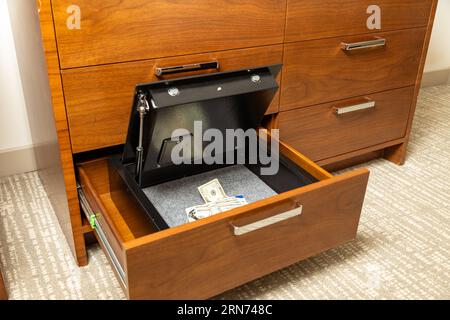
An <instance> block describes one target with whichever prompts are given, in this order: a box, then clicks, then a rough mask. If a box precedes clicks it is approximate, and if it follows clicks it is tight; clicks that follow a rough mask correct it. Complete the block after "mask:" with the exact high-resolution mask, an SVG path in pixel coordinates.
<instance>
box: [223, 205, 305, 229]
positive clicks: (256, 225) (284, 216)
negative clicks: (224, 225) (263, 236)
mask: <svg viewBox="0 0 450 320" xmlns="http://www.w3.org/2000/svg"><path fill="white" fill-rule="evenodd" d="M302 210H303V206H302V205H300V206H298V207H297V208H295V209H292V210H289V211H286V212H284V213H280V214H277V215H276V216H273V217H269V218H266V219H263V220H259V221H256V222H253V223H250V224H247V225H245V226H242V227H237V226H235V225H233V224H232V226H233V232H234V235H235V236H242V235H244V234H247V233H250V232H253V231H256V230H259V229H262V228H265V227H268V226H270V225H273V224H275V223H278V222H281V221H285V220H288V219H291V218H294V217H296V216H300V215H301V214H302Z"/></svg>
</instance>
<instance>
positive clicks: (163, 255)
mask: <svg viewBox="0 0 450 320" xmlns="http://www.w3.org/2000/svg"><path fill="white" fill-rule="evenodd" d="M38 4H39V6H40V8H39V9H40V19H41V28H42V38H43V43H44V48H45V52H46V57H47V65H48V73H49V80H50V87H51V90H52V99H53V111H54V115H55V122H56V127H57V133H58V143H59V151H60V158H61V165H62V170H63V174H64V182H65V186H66V190H64V191H63V190H60V191H61V192H64V193H65V196H66V197H67V200H68V207H69V212H57V215H58V218H59V220H60V222H61V224H62V226H63V231H64V233H65V235H66V237H67V239H68V243H69V245H70V246H71V248H72V250H73V252H74V255H75V257H76V259H77V261H78V263H79V265H85V264H86V263H87V255H86V246H85V236H86V235H87V234H90V233H94V235H95V236H96V237H97V238H98V240H99V242H100V244H101V245H102V247H103V248H104V249H105V252H106V254H107V256H108V257H109V259H110V261H111V263H112V265H113V266H114V267H115V270H116V272H117V275H118V277H119V279H120V280H121V283H122V285H123V288H124V290H125V292H126V293H127V295H128V297H130V298H207V297H211V296H213V295H216V294H218V293H220V292H223V291H224V290H228V289H231V288H233V287H236V286H238V285H241V284H243V283H245V282H248V281H250V280H253V279H256V278H258V277H260V276H263V275H264V274H267V273H270V272H273V271H275V270H277V269H280V268H283V267H286V266H288V265H290V264H292V263H295V262H296V261H299V260H301V259H305V258H307V257H310V256H312V255H315V254H318V253H320V252H322V251H324V250H327V249H329V248H332V247H335V246H337V245H340V244H341V243H344V242H346V241H350V240H352V239H353V238H354V237H355V236H356V232H357V226H358V222H359V215H360V212H361V207H362V203H363V199H364V193H365V189H366V185H367V179H368V172H367V170H358V171H355V172H350V173H347V174H345V175H342V176H337V177H333V176H332V175H331V174H329V173H328V172H327V171H325V170H324V169H323V168H322V167H320V166H326V167H330V168H331V167H336V166H342V165H343V164H344V165H350V164H352V163H355V162H356V161H358V160H359V161H360V159H368V157H371V156H372V155H377V156H380V155H382V156H384V157H385V158H387V159H389V160H391V161H393V162H395V163H397V164H402V163H403V162H404V160H405V155H406V147H407V143H408V137H409V134H410V130H411V124H412V120H413V115H414V110H415V104H416V99H417V94H418V90H419V86H420V81H421V75H422V72H423V67H424V62H425V56H426V52H427V48H428V42H429V39H430V35H431V30H432V24H433V19H434V13H435V10H436V5H437V0H411V1H402V0H391V1H389V0H380V1H378V2H377V5H374V4H373V3H372V2H370V1H359V0H344V1H337V0H323V1H317V0H258V1H256V0H245V1H229V0H216V1H210V0H195V1H194V0H187V1H186V0H185V1H164V0H154V1H153V0H124V1H112V0H103V1H99V0H98V1H97V0H95V1H93V0H74V1H68V0H52V1H50V0H40V1H38ZM279 63H280V64H283V69H282V72H281V74H280V75H279V77H278V79H277V81H278V83H279V85H280V90H279V92H278V94H277V95H276V96H275V97H274V99H273V101H272V104H271V106H270V108H269V109H268V112H267V115H266V118H265V125H266V126H267V127H269V128H274V129H275V128H277V129H280V139H281V141H282V153H283V154H284V155H285V156H287V157H289V158H290V159H291V160H292V161H293V162H294V163H295V164H296V165H297V166H299V167H301V168H303V169H304V170H306V171H307V172H308V173H309V174H311V175H312V176H314V177H315V178H317V182H316V183H313V184H311V185H308V186H306V187H302V188H297V189H294V190H291V191H288V192H286V193H282V194H280V195H278V196H276V197H274V198H269V199H266V200H263V201H261V202H258V203H255V204H252V205H249V206H245V207H243V208H242V209H237V210H233V211H230V212H229V213H225V214H221V215H218V216H215V217H212V218H209V219H206V220H205V221H199V222H195V223H192V224H188V225H185V226H182V227H178V228H173V229H169V230H165V231H161V232H156V231H155V230H154V229H152V227H151V226H150V225H148V222H147V221H146V220H145V219H144V218H143V217H142V216H140V215H139V214H137V213H136V212H135V210H134V209H133V207H132V206H131V205H130V204H129V201H128V199H127V197H126V196H125V197H124V198H123V203H121V205H120V206H119V205H118V204H117V203H114V201H112V195H111V192H112V191H111V190H110V189H109V185H108V180H109V177H108V175H109V173H108V170H107V166H106V161H105V160H104V158H102V157H104V156H108V155H109V154H111V153H113V152H115V151H116V150H120V146H121V145H122V144H123V143H124V141H125V136H126V130H127V125H128V117H129V108H130V104H131V99H132V97H133V90H134V87H135V85H136V84H137V83H143V82H150V81H155V80H166V79H172V78H174V77H180V76H183V75H195V74H202V73H205V72H216V71H228V70H235V69H243V68H252V67H257V66H262V65H271V64H279ZM182 66H184V68H185V69H184V71H186V72H184V73H182V74H178V73H177V74H172V73H169V74H161V68H168V69H169V70H173V69H174V68H175V69H177V68H180V67H182ZM203 66H207V67H203ZM117 148H118V149H117ZM309 159H311V160H312V161H311V160H309ZM313 161H314V162H313ZM77 184H78V185H79V189H77ZM79 194H80V197H81V198H82V199H81V200H82V205H83V207H84V211H85V213H86V211H89V212H90V211H92V212H90V213H91V214H94V217H95V218H96V223H97V229H96V230H92V229H91V227H90V225H89V223H88V221H87V219H86V218H84V213H83V212H82V211H80V198H79ZM299 203H300V204H301V205H302V206H303V213H302V215H301V217H296V218H293V219H291V220H289V221H286V222H280V223H278V224H274V225H271V226H269V227H268V228H265V229H264V230H262V231H258V232H255V233H251V234H248V235H244V236H242V237H235V236H233V235H232V228H231V227H230V225H235V226H236V225H237V226H242V225H246V224H251V223H253V222H255V221H259V220H263V219H266V218H268V217H271V216H274V215H277V214H279V213H280V212H283V211H286V210H292V209H293V207H294V206H295V205H296V204H299ZM205 242H208V243H215V244H216V245H215V246H214V248H213V247H211V246H206V245H204V243H205ZM299 243H300V244H301V245H298V244H299ZM221 252H222V253H221ZM180 270H189V272H187V273H185V276H184V277H178V276H177V274H179V273H180Z"/></svg>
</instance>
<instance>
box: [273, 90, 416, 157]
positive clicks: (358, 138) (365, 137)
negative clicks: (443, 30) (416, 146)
mask: <svg viewBox="0 0 450 320" xmlns="http://www.w3.org/2000/svg"><path fill="white" fill-rule="evenodd" d="M413 93H414V87H413V86H411V87H407V88H403V89H397V90H393V91H387V92H383V93H378V94H373V95H367V96H364V97H361V98H357V99H350V100H345V101H339V102H333V103H326V104H322V105H318V106H313V107H307V108H300V109H297V110H291V111H287V112H280V114H279V115H278V125H279V128H280V139H281V140H282V141H284V142H286V143H287V144H289V145H291V146H292V147H294V148H295V149H297V150H300V151H301V152H302V153H304V154H305V155H306V156H307V157H309V158H311V159H312V160H314V161H318V160H323V159H327V158H330V157H333V156H337V155H341V154H344V153H348V152H351V151H355V150H359V149H363V148H365V147H370V146H372V145H377V144H380V143H383V142H387V141H390V140H395V139H400V138H403V137H404V136H405V134H406V125H407V122H408V117H409V111H410V108H411V103H412V98H413ZM366 97H367V98H369V99H371V100H373V101H374V102H375V103H376V106H375V108H371V109H367V110H360V111H356V112H351V113H347V114H342V115H337V114H336V113H335V111H334V109H335V107H337V106H351V105H354V104H358V103H359V102H360V101H361V99H363V98H366Z"/></svg>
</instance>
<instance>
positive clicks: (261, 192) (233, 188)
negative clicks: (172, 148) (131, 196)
mask: <svg viewBox="0 0 450 320" xmlns="http://www.w3.org/2000/svg"><path fill="white" fill-rule="evenodd" d="M213 179H218V180H219V181H220V183H221V185H222V187H223V189H224V191H225V193H226V194H227V195H228V196H236V195H243V196H244V197H245V199H246V200H247V202H248V203H252V202H256V201H259V200H262V199H266V198H269V197H271V196H274V195H277V194H278V193H277V192H275V191H274V190H272V188H270V187H269V186H268V185H267V184H266V183H264V182H263V181H262V180H261V179H260V178H258V176H256V175H255V174H254V173H253V172H252V171H250V170H249V169H247V168H246V167H245V166H243V165H236V166H231V167H226V168H221V169H217V170H213V171H208V172H205V173H202V174H198V175H195V176H189V177H184V178H181V179H177V180H173V181H169V182H166V183H162V184H159V185H155V186H151V187H148V188H144V189H142V191H143V192H144V194H145V195H146V197H147V198H148V199H149V200H150V201H151V202H152V203H153V205H154V206H155V208H156V210H157V211H158V212H159V214H160V215H161V217H162V218H163V219H164V220H165V221H166V222H167V224H168V225H169V227H176V226H179V225H182V224H185V223H188V222H189V221H188V218H187V216H186V212H185V209H186V208H189V207H192V206H196V205H201V204H204V203H205V202H204V200H203V199H202V197H201V195H200V192H199V191H198V190H197V188H198V187H199V186H201V185H203V184H205V183H207V182H209V181H211V180H213Z"/></svg>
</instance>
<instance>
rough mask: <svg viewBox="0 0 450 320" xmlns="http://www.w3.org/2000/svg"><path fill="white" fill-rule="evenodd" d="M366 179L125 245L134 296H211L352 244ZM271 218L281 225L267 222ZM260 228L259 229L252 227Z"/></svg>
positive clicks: (302, 192)
mask: <svg viewBox="0 0 450 320" xmlns="http://www.w3.org/2000/svg"><path fill="white" fill-rule="evenodd" d="M367 180H368V171H367V170H364V169H363V170H358V171H354V172H351V173H347V174H345V175H342V176H339V177H334V178H330V179H327V180H324V181H322V182H319V183H316V184H313V185H310V186H307V187H304V188H301V189H297V190H293V191H290V192H286V193H284V194H281V195H279V196H276V197H275V198H270V199H267V200H263V201H262V202H259V203H255V204H254V206H253V208H252V209H244V208H240V209H237V210H234V211H232V212H234V213H231V212H230V213H229V214H223V215H222V216H221V217H213V219H212V220H214V218H215V220H216V221H215V222H210V223H208V224H204V223H203V224H202V221H199V222H195V223H196V224H197V225H198V227H195V228H190V230H183V228H180V229H173V230H168V231H167V232H161V234H160V236H159V237H156V238H154V240H153V241H147V242H146V241H144V239H142V240H136V241H135V242H134V243H128V244H127V245H126V247H127V267H128V282H129V288H130V298H134V299H141V298H146V299H147V298H148V299H204V298H209V297H212V296H214V295H217V294H219V293H221V292H224V291H226V290H229V289H232V288H234V287H236V286H239V285H241V284H244V283H246V282H248V281H251V280H254V279H256V278H259V277H261V276H263V275H266V274H268V273H271V272H274V271H276V270H279V269H281V268H284V267H287V266H289V265H291V264H293V263H296V262H298V261H300V260H302V259H305V258H308V257H310V256H313V255H315V254H318V253H320V252H322V251H325V250H328V249H330V248H332V247H335V246H337V245H340V244H342V243H345V242H348V241H350V240H352V239H354V238H355V235H356V232H357V227H358V222H359V217H360V212H361V208H362V204H363V199H364V194H365V189H366V185H367ZM299 206H302V211H301V214H300V215H298V213H299V211H298V210H297V211H296V210H295V208H296V207H297V208H298V207H299ZM244 210H245V211H244ZM286 212H287V213H286ZM280 214H283V216H280ZM270 218H276V219H278V220H279V222H277V223H275V224H272V223H273V221H272V222H270V223H269V224H267V221H268V220H267V219H270ZM271 220H272V219H271ZM257 222H259V226H260V227H261V228H253V227H254V226H255V223H257ZM236 227H237V229H236ZM181 230H183V231H181Z"/></svg>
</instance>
